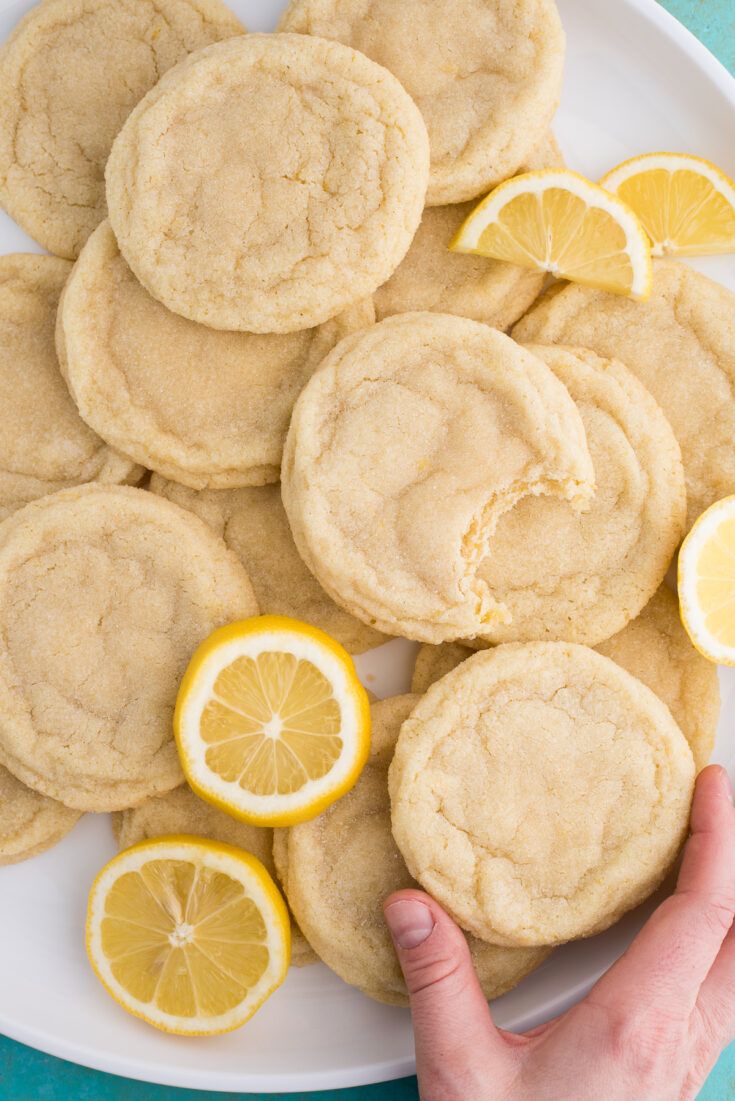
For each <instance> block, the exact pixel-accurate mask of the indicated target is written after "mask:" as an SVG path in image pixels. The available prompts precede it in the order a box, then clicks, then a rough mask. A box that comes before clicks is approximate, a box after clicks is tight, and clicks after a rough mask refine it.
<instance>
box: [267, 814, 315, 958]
mask: <svg viewBox="0 0 735 1101" xmlns="http://www.w3.org/2000/svg"><path fill="white" fill-rule="evenodd" d="M273 863H274V865H275V868H276V876H277V877H278V882H279V885H280V887H281V891H282V892H283V894H284V897H285V892H286V888H285V884H286V882H287V880H288V830H287V829H285V828H283V827H281V828H278V829H274V830H273ZM286 905H288V899H286ZM288 912H289V914H290V915H291V962H292V963H293V964H294V965H295V966H296V967H306V966H308V965H309V964H310V963H318V962H319V956H318V955H317V954H316V952H315V951H314V949H313V948H312V947H311V945H310V944H309V942H308V940H307V939H306V937H305V936H304V934H303V932H302V930H301V926H300V925H299V923H298V922H297V921H296V918H295V917H294V915H293V911H292V910H291V907H290V906H289V910H288Z"/></svg>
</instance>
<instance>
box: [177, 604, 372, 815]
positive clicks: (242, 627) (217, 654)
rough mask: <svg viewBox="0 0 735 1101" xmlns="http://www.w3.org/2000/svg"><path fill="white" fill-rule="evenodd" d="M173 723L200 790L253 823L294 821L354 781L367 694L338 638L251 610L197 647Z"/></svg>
mask: <svg viewBox="0 0 735 1101" xmlns="http://www.w3.org/2000/svg"><path fill="white" fill-rule="evenodd" d="M174 731H175V734H176V739H177V742H178V746H179V755H180V757H181V763H182V766H183V769H184V773H185V775H186V778H187V780H188V781H189V783H190V784H191V786H192V787H193V788H194V790H195V791H196V792H197V794H198V795H201V797H202V798H203V799H207V800H209V802H210V803H214V805H215V806H217V807H219V808H220V809H221V810H224V811H227V812H228V813H229V814H232V815H234V816H235V817H236V818H241V819H243V820H244V821H246V822H252V823H254V824H255V825H260V826H292V825H294V824H295V823H297V822H303V821H305V820H306V819H307V818H314V817H315V816H316V815H317V814H320V813H321V811H323V810H324V809H325V807H327V806H329V804H330V803H333V802H334V801H335V799H338V798H339V797H340V795H344V794H345V792H346V791H349V789H350V788H351V787H352V786H353V785H354V783H355V782H356V780H357V778H358V776H359V775H360V772H361V771H362V768H363V766H364V764H365V761H366V760H367V757H368V754H369V751H370V703H369V700H368V696H367V693H366V691H365V689H364V688H363V687H362V685H361V684H360V681H359V680H358V678H357V673H356V672H355V666H354V664H353V662H352V659H351V658H350V656H349V654H347V653H346V651H345V650H343V649H342V647H341V646H340V645H339V644H338V643H337V642H335V641H334V639H331V638H330V637H329V636H328V635H326V634H324V632H323V631H319V630H317V628H315V627H311V626H309V625H308V624H306V623H300V622H299V621H298V620H295V619H289V618H287V617H286V616H257V617H255V618H253V619H247V620H244V621H243V622H241V623H233V624H231V625H230V626H229V627H222V628H220V630H218V631H215V632H214V634H212V635H210V637H209V638H208V639H207V640H206V642H204V643H202V645H201V646H200V647H199V649H198V650H197V651H196V653H195V654H194V657H193V658H192V660H191V663H190V665H189V668H188V669H187V671H186V674H185V676H184V679H183V681H182V683H181V688H180V689H179V695H178V699H177V701H176V710H175V713H174Z"/></svg>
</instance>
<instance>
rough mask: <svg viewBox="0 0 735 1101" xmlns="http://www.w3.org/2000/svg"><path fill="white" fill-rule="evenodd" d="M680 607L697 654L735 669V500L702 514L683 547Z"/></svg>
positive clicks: (720, 504) (680, 572)
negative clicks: (734, 666) (697, 651)
mask: <svg viewBox="0 0 735 1101" xmlns="http://www.w3.org/2000/svg"><path fill="white" fill-rule="evenodd" d="M679 607H680V610H681V621H682V623H683V624H684V627H685V628H686V631H687V633H688V635H689V637H690V639H691V640H692V642H693V643H694V645H695V646H696V648H697V649H698V650H699V652H700V653H701V654H704V656H705V657H706V658H709V660H710V661H717V662H720V663H721V664H722V665H735V497H725V498H724V500H722V501H718V502H717V503H716V504H714V505H712V506H711V507H710V508H708V509H707V511H706V512H703V513H702V515H701V516H700V517H699V519H698V520H697V522H696V523H695V525H694V527H693V528H692V530H691V531H690V532H689V534H688V535H687V537H686V539H685V540H684V542H683V543H682V546H681V550H680V552H679Z"/></svg>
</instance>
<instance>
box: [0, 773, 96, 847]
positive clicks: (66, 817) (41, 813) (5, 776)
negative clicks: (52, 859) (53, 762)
mask: <svg viewBox="0 0 735 1101" xmlns="http://www.w3.org/2000/svg"><path fill="white" fill-rule="evenodd" d="M79 816H80V812H79V811H75V810H70V809H69V807H65V806H63V805H62V804H61V803H58V802H57V801H56V800H55V799H49V798H47V796H45V795H40V794H39V793H38V792H37V791H32V790H31V789H30V788H28V787H26V786H25V784H22V783H21V782H20V780H16V778H15V776H13V775H12V774H11V773H10V772H8V770H7V769H6V768H3V767H2V765H0V866H1V865H3V864H15V863H17V862H18V861H19V860H27V859H28V858H29V857H31V856H37V855H38V854H39V853H42V852H45V851H46V849H50V848H51V846H52V845H55V844H56V842H57V841H61V839H62V837H64V836H65V835H66V834H67V833H68V832H69V830H70V829H71V828H72V826H73V825H74V824H75V823H76V822H77V821H78V819H79Z"/></svg>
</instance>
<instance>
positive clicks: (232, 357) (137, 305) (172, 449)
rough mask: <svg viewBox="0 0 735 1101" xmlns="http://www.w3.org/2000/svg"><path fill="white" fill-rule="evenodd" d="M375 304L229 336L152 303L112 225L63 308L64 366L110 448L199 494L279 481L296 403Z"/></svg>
mask: <svg viewBox="0 0 735 1101" xmlns="http://www.w3.org/2000/svg"><path fill="white" fill-rule="evenodd" d="M373 320H374V310H373V307H372V303H371V302H370V300H365V301H363V302H361V303H359V304H357V305H355V306H352V307H351V308H350V309H348V310H347V311H346V312H345V313H343V314H341V315H340V316H339V317H338V318H335V319H334V320H333V321H328V322H326V323H325V324H324V325H320V326H318V327H317V328H315V329H305V330H304V331H303V332H299V333H289V334H282V335H277V334H274V335H260V336H259V335H256V334H254V333H225V332H217V331H216V330H215V329H209V328H207V327H206V326H204V325H198V324H197V323H196V322H195V321H187V320H186V319H185V318H183V317H179V315H178V314H174V313H171V311H170V310H167V309H166V307H165V306H162V305H161V303H160V302H157V301H156V299H155V298H152V297H151V296H150V295H149V294H148V292H147V291H146V290H145V288H144V287H143V286H141V284H140V283H139V282H138V280H137V279H136V278H135V276H134V275H133V273H132V272H131V270H130V268H129V267H128V265H127V264H126V263H125V261H124V260H123V258H122V256H121V255H120V251H119V249H118V247H117V242H116V241H115V237H114V235H113V233H112V230H111V229H110V225H109V223H108V222H103V223H102V225H101V226H99V227H98V228H97V229H96V230H95V232H94V233H93V234H92V236H91V237H90V238H89V240H88V241H87V244H86V245H85V246H84V249H83V250H82V253H81V256H80V257H79V260H78V261H77V263H76V264H75V265H74V270H73V272H72V274H71V277H70V279H69V282H68V284H67V286H66V289H65V291H64V295H63V298H62V302H61V308H60V310H59V326H58V329H57V344H58V350H59V359H60V361H61V365H62V370H63V372H64V376H65V378H66V381H67V383H68V386H69V390H70V391H71V394H72V397H73V398H74V401H75V402H76V404H77V408H78V409H79V412H80V414H81V416H82V417H83V419H84V420H85V421H86V422H87V424H88V425H90V427H91V428H93V429H94V430H95V432H97V433H99V435H100V436H102V438H103V439H105V440H107V442H108V443H110V444H112V445H113V446H115V447H117V448H119V449H120V450H121V451H123V452H124V453H125V454H126V455H131V456H133V458H135V459H137V460H138V462H140V463H142V464H143V465H144V466H146V467H148V468H149V469H151V470H156V471H158V472H159V473H160V474H163V475H165V476H166V477H168V478H173V479H174V480H175V481H177V482H183V483H184V484H185V485H189V486H192V487H193V488H194V489H202V488H205V487H209V488H214V489H230V488H234V487H237V486H245V485H262V484H263V483H264V482H273V481H277V480H278V477H279V470H280V466H281V453H282V451H283V441H284V439H285V436H286V431H287V429H288V422H289V418H290V416H291V410H292V408H293V404H294V402H295V401H296V398H297V397H298V394H299V391H300V390H301V389H302V388H303V386H304V384H305V382H306V381H307V380H308V378H309V377H310V376H311V374H312V372H313V371H314V368H315V367H316V366H317V365H318V363H319V362H320V361H321V360H322V359H323V358H324V356H325V355H326V354H327V352H328V351H330V350H331V348H333V347H334V345H335V344H336V343H337V341H338V340H340V339H341V338H342V337H343V336H346V335H347V334H348V333H350V332H354V331H355V330H356V329H361V328H363V327H364V326H366V325H370V324H372V322H373Z"/></svg>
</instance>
